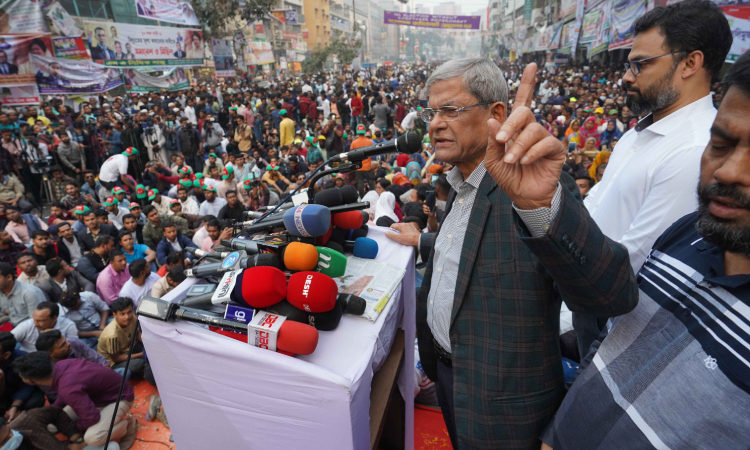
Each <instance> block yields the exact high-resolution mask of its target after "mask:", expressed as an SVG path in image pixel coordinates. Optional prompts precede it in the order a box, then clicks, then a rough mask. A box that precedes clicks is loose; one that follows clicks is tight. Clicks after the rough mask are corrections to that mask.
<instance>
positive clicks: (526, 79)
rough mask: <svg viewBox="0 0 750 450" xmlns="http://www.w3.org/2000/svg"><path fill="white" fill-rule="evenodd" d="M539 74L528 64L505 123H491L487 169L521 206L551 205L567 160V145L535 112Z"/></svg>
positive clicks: (530, 207) (534, 207) (523, 207)
mask: <svg viewBox="0 0 750 450" xmlns="http://www.w3.org/2000/svg"><path fill="white" fill-rule="evenodd" d="M535 74H536V64H535V63H532V64H529V65H528V66H526V69H525V70H524V72H523V77H522V78H521V84H520V86H519V88H518V94H517V95H516V101H515V102H514V103H513V112H512V113H511V115H510V117H508V119H507V120H506V121H505V123H503V124H502V125H501V124H500V123H499V122H498V121H497V120H495V119H490V120H489V121H488V122H487V124H488V125H489V138H488V142H487V154H486V156H485V158H484V165H485V168H486V169H487V172H489V173H490V175H491V176H492V178H493V179H494V180H495V181H496V182H497V184H498V185H499V186H500V187H501V188H502V189H503V190H504V191H505V193H506V194H508V196H509V197H510V198H511V200H512V201H513V203H514V204H515V205H516V206H517V207H518V208H519V209H536V208H541V207H550V206H551V205H552V198H553V197H554V195H555V191H556V190H557V184H558V182H559V179H560V171H561V170H562V166H563V164H564V163H565V147H564V146H563V144H562V143H561V142H560V141H558V140H557V138H555V137H554V136H552V135H551V134H549V132H548V131H547V130H546V129H545V128H544V127H542V126H541V125H540V124H538V123H537V122H536V118H535V117H534V114H533V113H532V112H531V109H530V106H531V99H532V97H533V91H534V79H535V76H536V75H535Z"/></svg>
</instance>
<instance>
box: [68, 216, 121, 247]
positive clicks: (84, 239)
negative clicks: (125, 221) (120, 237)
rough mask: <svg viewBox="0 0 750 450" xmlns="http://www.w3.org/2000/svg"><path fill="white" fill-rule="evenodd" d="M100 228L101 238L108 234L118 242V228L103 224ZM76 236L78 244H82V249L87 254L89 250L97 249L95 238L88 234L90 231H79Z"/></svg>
mask: <svg viewBox="0 0 750 450" xmlns="http://www.w3.org/2000/svg"><path fill="white" fill-rule="evenodd" d="M99 228H100V229H101V231H100V232H99V236H104V235H107V234H108V235H110V236H112V237H113V238H115V240H117V228H115V226H114V225H110V224H107V223H102V224H99ZM76 236H77V237H78V242H79V243H80V244H81V249H83V251H85V252H86V251H89V250H93V248H94V247H95V245H94V238H92V237H91V235H90V234H89V232H88V229H85V230H83V231H79V232H78V233H77V234H76Z"/></svg>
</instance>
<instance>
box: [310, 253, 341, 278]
mask: <svg viewBox="0 0 750 450" xmlns="http://www.w3.org/2000/svg"><path fill="white" fill-rule="evenodd" d="M315 248H316V249H317V250H318V260H317V265H316V267H317V268H316V269H315V270H317V271H318V272H320V273H322V274H324V275H328V276H329V277H331V278H335V277H341V276H343V275H344V273H346V256H344V255H343V254H342V253H341V252H337V251H336V250H333V249H331V248H327V247H315Z"/></svg>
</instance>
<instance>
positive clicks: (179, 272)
mask: <svg viewBox="0 0 750 450" xmlns="http://www.w3.org/2000/svg"><path fill="white" fill-rule="evenodd" d="M184 270H185V268H184V266H182V265H176V266H174V267H172V268H171V269H169V272H167V274H166V275H165V276H163V277H161V278H159V281H157V282H156V283H154V287H152V288H151V297H156V298H162V297H163V296H164V294H166V293H168V292H170V291H171V290H172V289H174V288H176V287H177V286H178V285H179V284H180V283H182V282H183V281H185V278H187V277H186V276H185V273H184V272H183V271H184ZM157 276H158V275H157Z"/></svg>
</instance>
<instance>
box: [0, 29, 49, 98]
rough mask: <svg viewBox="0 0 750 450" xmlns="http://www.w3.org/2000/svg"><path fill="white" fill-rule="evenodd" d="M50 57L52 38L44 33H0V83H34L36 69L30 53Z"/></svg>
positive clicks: (13, 84)
mask: <svg viewBox="0 0 750 450" xmlns="http://www.w3.org/2000/svg"><path fill="white" fill-rule="evenodd" d="M32 53H34V54H36V55H41V56H49V57H52V56H53V53H52V40H51V38H50V35H48V34H46V35H44V34H21V35H7V34H6V35H0V85H1V86H22V85H29V84H34V83H35V82H36V81H35V79H34V74H36V70H35V69H34V65H33V64H32V63H31V59H30V57H29V55H30V54H32Z"/></svg>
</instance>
